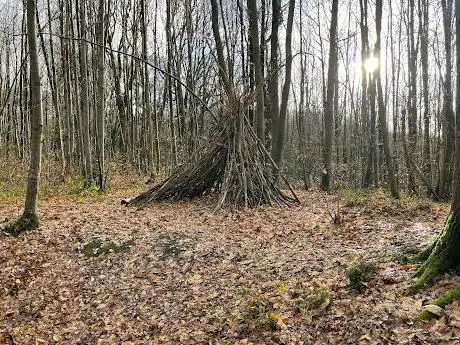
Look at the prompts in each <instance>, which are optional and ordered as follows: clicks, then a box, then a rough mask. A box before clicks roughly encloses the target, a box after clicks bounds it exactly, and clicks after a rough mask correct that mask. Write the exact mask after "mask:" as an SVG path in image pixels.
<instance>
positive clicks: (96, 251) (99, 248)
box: [80, 238, 135, 258]
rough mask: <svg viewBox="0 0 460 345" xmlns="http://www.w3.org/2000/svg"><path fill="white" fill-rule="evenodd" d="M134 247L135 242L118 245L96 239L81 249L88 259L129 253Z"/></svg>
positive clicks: (130, 241)
mask: <svg viewBox="0 0 460 345" xmlns="http://www.w3.org/2000/svg"><path fill="white" fill-rule="evenodd" d="M134 245H135V243H134V241H133V240H129V241H126V242H122V243H116V242H114V241H108V242H103V241H102V240H100V239H97V238H95V239H92V240H91V241H90V242H88V243H86V244H85V245H84V246H83V247H82V248H81V249H80V253H82V254H83V255H84V256H85V257H87V258H94V257H98V256H100V255H107V254H120V253H124V252H127V251H129V250H130V249H131V247H132V246H134Z"/></svg>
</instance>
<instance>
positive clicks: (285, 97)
mask: <svg viewBox="0 0 460 345" xmlns="http://www.w3.org/2000/svg"><path fill="white" fill-rule="evenodd" d="M294 9H295V0H290V1H289V12H288V21H287V27H286V74H285V78H284V85H283V91H282V94H281V109H280V115H279V121H278V124H277V126H276V127H277V131H276V132H275V133H276V140H275V141H274V145H273V160H274V161H275V163H276V165H277V167H278V171H277V174H276V175H275V176H276V177H277V176H278V174H279V172H280V169H281V162H282V155H283V147H284V137H285V134H286V115H287V105H288V101H289V89H290V86H291V69H292V24H293V21H294Z"/></svg>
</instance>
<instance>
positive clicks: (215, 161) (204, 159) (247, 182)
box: [128, 0, 299, 209]
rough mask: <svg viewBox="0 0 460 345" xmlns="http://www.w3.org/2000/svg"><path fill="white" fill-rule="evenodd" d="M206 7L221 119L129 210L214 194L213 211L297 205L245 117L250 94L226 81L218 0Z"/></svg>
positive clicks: (137, 199) (227, 77)
mask: <svg viewBox="0 0 460 345" xmlns="http://www.w3.org/2000/svg"><path fill="white" fill-rule="evenodd" d="M211 9H212V30H213V35H214V40H215V45H216V52H217V64H218V70H219V76H220V80H221V82H222V85H223V88H224V90H225V94H226V100H225V101H224V102H222V111H220V116H219V117H217V116H216V115H213V116H214V118H215V120H216V122H215V127H214V128H213V130H212V131H211V133H213V134H212V135H211V136H210V138H209V139H208V140H207V141H205V142H203V143H202V144H201V148H199V149H198V150H197V153H196V154H195V155H194V156H193V157H192V158H191V159H189V160H188V162H186V163H185V164H184V165H182V166H179V167H178V169H176V170H175V171H174V172H173V173H172V174H171V175H170V176H169V178H168V179H166V180H165V181H164V182H162V183H159V184H157V185H154V186H153V187H152V188H150V189H149V190H148V191H146V192H144V193H142V194H140V195H139V196H137V197H136V198H134V199H132V200H131V201H130V202H129V203H128V206H143V205H146V204H148V203H151V202H158V201H164V200H180V199H185V198H193V197H197V196H202V195H210V194H215V195H217V196H218V198H217V204H216V209H219V208H221V207H222V206H224V205H227V206H232V207H240V206H242V207H254V206H259V205H267V204H268V205H290V204H293V203H296V202H299V200H298V198H297V196H296V195H295V193H294V191H293V190H292V188H291V187H290V186H289V183H288V182H287V181H286V179H284V178H283V180H284V181H285V183H286V184H287V185H288V187H289V189H290V192H291V195H287V194H285V193H284V192H283V191H282V190H281V189H280V188H279V186H278V185H277V182H276V181H277V180H276V178H275V174H273V171H277V170H278V166H277V165H276V163H275V162H274V161H273V159H272V158H271V156H270V154H269V153H268V151H267V150H266V148H265V146H264V144H263V142H262V141H261V139H260V137H259V136H258V135H257V134H256V132H255V131H254V129H253V127H252V126H251V124H250V121H249V119H248V118H247V116H246V113H247V111H246V110H247V108H248V106H249V104H250V103H251V102H253V98H254V94H248V95H237V93H236V91H235V88H234V87H233V85H232V81H231V78H230V77H229V73H228V66H227V64H226V62H225V57H224V52H223V44H222V40H221V37H220V32H219V8H218V4H217V0H211ZM258 87H260V86H258ZM255 94H256V95H257V94H258V92H257V90H256V91H255ZM273 168H274V169H273Z"/></svg>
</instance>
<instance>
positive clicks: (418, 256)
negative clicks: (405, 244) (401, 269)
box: [411, 237, 438, 262]
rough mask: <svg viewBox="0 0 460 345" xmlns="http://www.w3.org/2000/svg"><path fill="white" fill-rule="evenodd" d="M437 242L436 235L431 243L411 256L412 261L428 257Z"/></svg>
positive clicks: (423, 259)
mask: <svg viewBox="0 0 460 345" xmlns="http://www.w3.org/2000/svg"><path fill="white" fill-rule="evenodd" d="M437 242H438V237H436V239H435V240H434V241H433V243H431V244H430V245H429V246H428V247H426V248H425V249H423V250H422V251H421V252H419V253H417V254H416V255H414V256H413V257H411V261H412V262H420V261H425V260H426V259H428V258H429V257H430V255H431V253H432V252H433V250H434V247H436V243H437Z"/></svg>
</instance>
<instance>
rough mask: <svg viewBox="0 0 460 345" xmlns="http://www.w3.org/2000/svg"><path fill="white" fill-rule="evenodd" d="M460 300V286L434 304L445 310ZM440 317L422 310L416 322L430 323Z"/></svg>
mask: <svg viewBox="0 0 460 345" xmlns="http://www.w3.org/2000/svg"><path fill="white" fill-rule="evenodd" d="M459 299H460V284H458V285H457V286H455V287H454V288H452V289H451V290H449V291H447V292H446V293H445V294H443V295H441V296H439V297H438V298H437V299H436V300H435V301H434V302H433V303H430V304H434V305H436V306H438V307H440V308H445V307H446V306H448V305H449V304H451V303H452V302H454V301H457V300H459ZM437 317H438V316H437V315H436V314H434V313H431V312H430V311H428V310H422V311H421V312H420V313H419V314H418V315H417V316H416V317H415V320H416V321H419V322H421V321H429V320H431V319H432V318H437Z"/></svg>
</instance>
